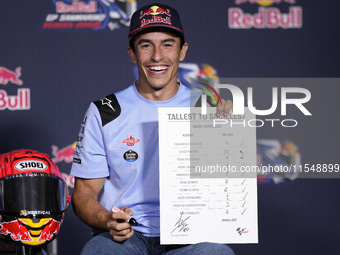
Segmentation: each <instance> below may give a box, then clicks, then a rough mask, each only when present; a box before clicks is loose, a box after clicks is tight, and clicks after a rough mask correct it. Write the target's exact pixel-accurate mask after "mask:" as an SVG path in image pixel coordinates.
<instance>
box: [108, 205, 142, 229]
mask: <svg viewBox="0 0 340 255" xmlns="http://www.w3.org/2000/svg"><path fill="white" fill-rule="evenodd" d="M111 211H112V212H118V213H125V214H127V213H126V212H124V211H123V210H121V209H119V208H118V207H117V206H114V207H112V210H111ZM126 221H127V222H129V223H130V224H131V225H133V226H139V223H138V222H137V221H136V219H135V218H133V217H130V219H128V220H126Z"/></svg>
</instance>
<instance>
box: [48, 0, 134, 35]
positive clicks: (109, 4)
mask: <svg viewBox="0 0 340 255" xmlns="http://www.w3.org/2000/svg"><path fill="white" fill-rule="evenodd" d="M52 2H53V5H54V10H53V11H52V12H50V13H48V14H47V15H46V19H45V22H44V24H43V29H93V30H103V29H109V30H115V29H118V28H120V27H121V26H123V27H127V26H129V22H130V17H131V15H132V14H133V13H134V12H135V11H136V6H137V3H136V1H135V0H128V1H114V0H84V1H74V0H63V1H59V0H52Z"/></svg>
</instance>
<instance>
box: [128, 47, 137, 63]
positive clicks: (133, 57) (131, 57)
mask: <svg viewBox="0 0 340 255" xmlns="http://www.w3.org/2000/svg"><path fill="white" fill-rule="evenodd" d="M127 52H128V54H129V56H130V60H131V62H132V63H133V64H136V63H137V58H136V54H135V53H134V52H133V50H132V48H131V47H130V46H129V47H128V48H127Z"/></svg>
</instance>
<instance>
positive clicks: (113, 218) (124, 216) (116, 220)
mask: <svg viewBox="0 0 340 255" xmlns="http://www.w3.org/2000/svg"><path fill="white" fill-rule="evenodd" d="M121 209H122V210H123V211H124V212H126V213H118V212H113V213H110V214H109V215H108V219H107V228H108V229H109V230H110V234H111V235H112V237H113V239H114V240H115V241H117V242H123V241H125V240H126V239H128V238H130V237H131V236H132V235H133V233H134V231H133V229H132V227H131V224H130V223H128V222H127V220H128V219H129V218H130V217H131V216H132V215H133V211H132V210H131V209H130V208H129V207H126V206H124V207H122V208H121Z"/></svg>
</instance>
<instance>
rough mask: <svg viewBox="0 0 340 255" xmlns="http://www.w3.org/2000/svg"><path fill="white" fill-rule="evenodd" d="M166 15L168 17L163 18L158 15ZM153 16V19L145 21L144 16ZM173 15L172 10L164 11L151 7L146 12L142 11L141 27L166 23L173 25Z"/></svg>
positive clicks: (157, 7)
mask: <svg viewBox="0 0 340 255" xmlns="http://www.w3.org/2000/svg"><path fill="white" fill-rule="evenodd" d="M163 14H165V15H166V16H167V17H165V18H163V17H164V16H163V17H162V16H158V15H163ZM149 15H152V18H151V19H143V17H144V16H149ZM170 17H171V14H170V10H169V9H167V10H165V9H163V8H161V7H159V6H156V5H154V6H151V7H150V8H149V9H147V10H146V11H141V13H140V17H139V19H141V27H143V26H146V25H149V24H154V23H164V24H168V25H171V18H170Z"/></svg>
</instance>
